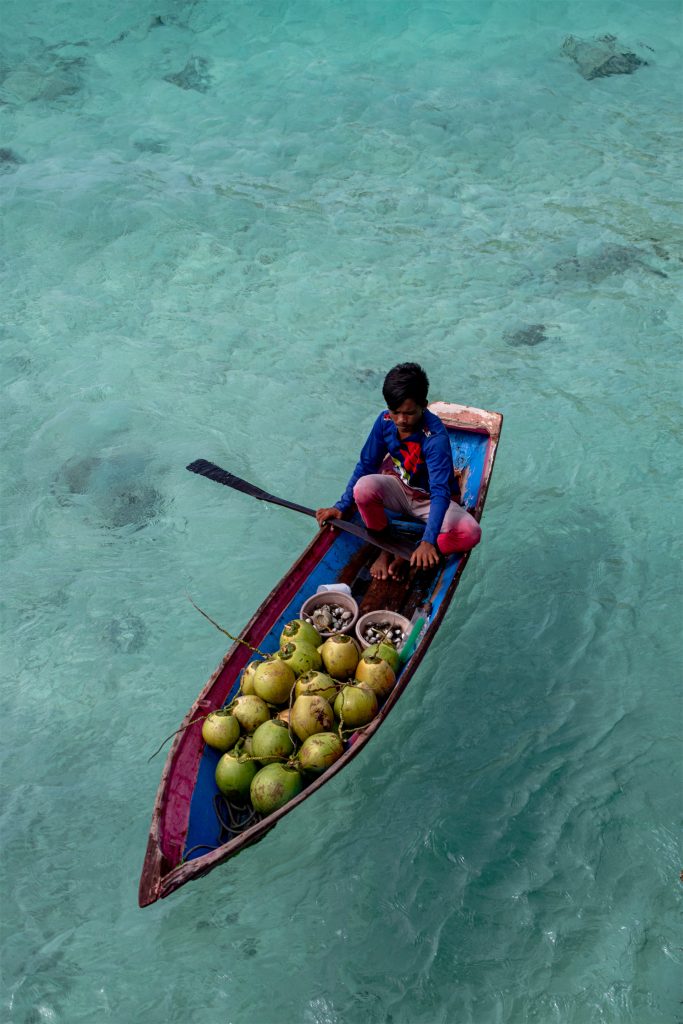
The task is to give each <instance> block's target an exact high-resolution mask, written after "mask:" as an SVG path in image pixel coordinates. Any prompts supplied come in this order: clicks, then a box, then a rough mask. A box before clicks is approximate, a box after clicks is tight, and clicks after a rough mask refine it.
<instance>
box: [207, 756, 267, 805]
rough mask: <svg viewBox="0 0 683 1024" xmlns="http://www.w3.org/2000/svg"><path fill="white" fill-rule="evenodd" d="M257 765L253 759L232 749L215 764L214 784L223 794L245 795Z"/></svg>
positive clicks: (232, 795) (230, 795)
mask: <svg viewBox="0 0 683 1024" xmlns="http://www.w3.org/2000/svg"><path fill="white" fill-rule="evenodd" d="M257 767H258V766H257V765H256V763H255V762H254V761H250V760H249V759H248V758H247V757H244V756H243V755H241V754H237V753H236V752H235V751H234V750H232V751H230V752H229V753H227V754H223V756H222V758H221V759H220V761H219V762H218V764H217V765H216V785H217V786H218V788H219V789H220V791H221V793H223V794H225V796H229V797H241V796H246V794H247V793H248V792H249V787H250V785H251V782H252V779H253V778H254V776H255V775H256V771H257Z"/></svg>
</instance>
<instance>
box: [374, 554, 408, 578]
mask: <svg viewBox="0 0 683 1024" xmlns="http://www.w3.org/2000/svg"><path fill="white" fill-rule="evenodd" d="M405 565H406V561H405V558H392V556H391V554H390V553H389V552H388V551H383V552H382V554H381V555H380V556H379V558H377V559H376V560H375V561H374V562H373V563H372V566H371V567H370V575H371V576H372V578H373V579H375V580H386V579H387V578H388V577H389V576H391V578H392V579H396V580H397V579H400V578H401V577H402V576H403V574H404V573H403V571H404V569H405Z"/></svg>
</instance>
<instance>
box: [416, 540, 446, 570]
mask: <svg viewBox="0 0 683 1024" xmlns="http://www.w3.org/2000/svg"><path fill="white" fill-rule="evenodd" d="M410 564H411V565H416V566H417V568H418V569H429V567H430V566H432V565H438V564H439V552H438V551H437V550H436V548H435V547H434V545H433V544H430V543H429V541H426V540H423V541H420V543H419V544H418V545H417V547H416V548H415V550H414V551H413V553H412V555H411V556H410Z"/></svg>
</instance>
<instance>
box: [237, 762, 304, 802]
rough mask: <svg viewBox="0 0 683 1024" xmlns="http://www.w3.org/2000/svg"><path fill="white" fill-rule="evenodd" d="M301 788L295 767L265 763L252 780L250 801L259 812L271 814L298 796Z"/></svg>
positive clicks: (301, 783)
mask: <svg viewBox="0 0 683 1024" xmlns="http://www.w3.org/2000/svg"><path fill="white" fill-rule="evenodd" d="M302 789H303V780H302V778H301V775H300V774H299V772H298V771H297V770H296V768H288V767H287V766H286V765H284V764H267V765H266V766H265V768H261V770H260V771H259V772H257V773H256V775H255V776H254V778H253V780H252V783H251V786H250V795H251V802H252V805H253V807H254V810H255V811H258V812H259V813H260V814H272V812H273V811H277V810H278V808H280V807H284V805H285V804H286V803H288V802H289V801H290V800H293V799H294V797H295V796H298V795H299V793H300V792H301V790H302Z"/></svg>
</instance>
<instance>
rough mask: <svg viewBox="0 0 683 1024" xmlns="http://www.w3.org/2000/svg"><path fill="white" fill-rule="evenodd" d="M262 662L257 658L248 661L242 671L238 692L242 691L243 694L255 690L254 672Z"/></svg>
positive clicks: (254, 691)
mask: <svg viewBox="0 0 683 1024" xmlns="http://www.w3.org/2000/svg"><path fill="white" fill-rule="evenodd" d="M262 664H263V662H262V661H258V660H256V661H250V662H249V664H248V665H247V667H246V668H245V670H244V672H243V673H242V680H241V683H240V693H243V694H245V695H247V694H254V693H256V690H255V689H254V674H255V672H256V669H257V668H258V667H259V665H262Z"/></svg>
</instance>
